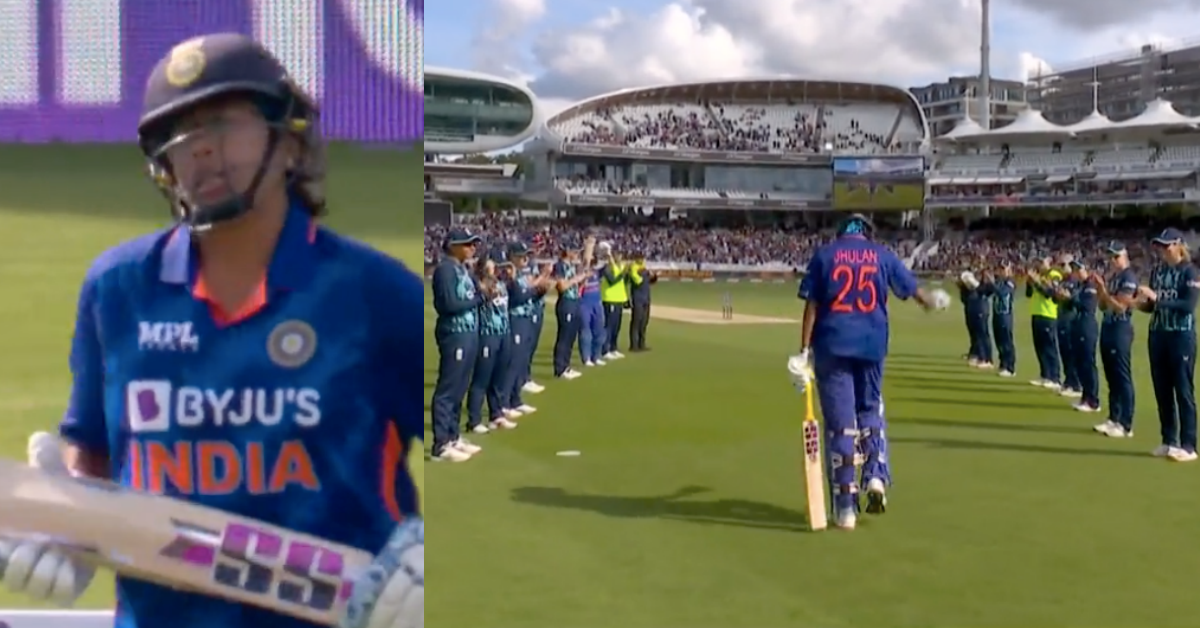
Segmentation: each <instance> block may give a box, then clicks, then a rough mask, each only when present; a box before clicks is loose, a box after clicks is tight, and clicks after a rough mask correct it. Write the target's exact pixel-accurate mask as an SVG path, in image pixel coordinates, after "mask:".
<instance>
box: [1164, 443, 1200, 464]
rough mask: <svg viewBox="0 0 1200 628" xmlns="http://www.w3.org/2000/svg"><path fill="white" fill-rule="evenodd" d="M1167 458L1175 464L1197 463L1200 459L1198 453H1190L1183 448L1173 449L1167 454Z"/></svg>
mask: <svg viewBox="0 0 1200 628" xmlns="http://www.w3.org/2000/svg"><path fill="white" fill-rule="evenodd" d="M1167 457H1168V458H1170V459H1171V460H1174V461H1175V462H1195V461H1196V459H1197V458H1200V456H1197V455H1196V452H1194V451H1188V450H1186V449H1184V448H1182V447H1172V448H1171V450H1170V451H1169V452H1167Z"/></svg>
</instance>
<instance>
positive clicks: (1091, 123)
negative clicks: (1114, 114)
mask: <svg viewBox="0 0 1200 628" xmlns="http://www.w3.org/2000/svg"><path fill="white" fill-rule="evenodd" d="M1113 124H1114V122H1113V121H1112V120H1109V119H1108V116H1106V115H1104V114H1102V113H1100V112H1099V111H1095V110H1093V111H1092V112H1091V113H1089V114H1088V115H1087V117H1086V118H1084V119H1082V120H1080V121H1079V122H1076V123H1075V124H1072V125H1069V126H1065V127H1063V129H1064V130H1066V131H1067V132H1069V133H1071V134H1076V133H1091V132H1093V131H1103V130H1105V129H1107V128H1109V127H1111V126H1112V125H1113Z"/></svg>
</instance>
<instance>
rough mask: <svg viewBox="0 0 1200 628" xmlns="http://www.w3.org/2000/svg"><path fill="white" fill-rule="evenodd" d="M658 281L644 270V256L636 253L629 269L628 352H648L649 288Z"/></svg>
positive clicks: (656, 277) (652, 274)
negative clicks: (630, 311)
mask: <svg viewBox="0 0 1200 628" xmlns="http://www.w3.org/2000/svg"><path fill="white" fill-rule="evenodd" d="M657 281H658V275H656V274H655V273H654V272H653V271H651V270H650V269H648V268H646V255H645V254H644V253H640V252H639V253H637V254H636V255H634V256H633V264H632V265H630V267H629V301H630V304H631V305H632V309H633V311H632V313H631V314H630V321H629V350H630V351H649V350H650V348H649V347H647V346H646V328H647V327H649V326H650V286H651V285H652V284H654V283H656V282H657Z"/></svg>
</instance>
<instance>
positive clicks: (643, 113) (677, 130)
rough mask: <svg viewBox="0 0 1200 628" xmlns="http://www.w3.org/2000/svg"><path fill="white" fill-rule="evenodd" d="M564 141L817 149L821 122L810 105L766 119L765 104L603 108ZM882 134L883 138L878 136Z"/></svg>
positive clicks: (743, 149)
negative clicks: (757, 105) (786, 114)
mask: <svg viewBox="0 0 1200 628" xmlns="http://www.w3.org/2000/svg"><path fill="white" fill-rule="evenodd" d="M580 124H581V126H582V129H580V130H578V131H576V132H575V133H573V134H571V135H570V136H569V137H567V141H570V142H580V143H585V144H608V145H618V146H642V147H646V148H691V149H696V150H727V151H738V152H758V153H765V152H786V153H816V152H819V151H820V149H821V144H822V141H821V137H822V132H823V131H825V129H824V127H825V124H824V122H822V121H821V120H820V116H819V115H817V114H816V113H814V112H813V111H812V110H797V111H796V113H795V114H794V115H793V116H791V118H790V119H786V120H784V121H780V120H778V119H768V116H767V109H766V108H765V107H755V106H738V107H737V108H736V110H734V108H733V107H732V106H728V110H727V106H726V105H723V104H721V103H715V102H705V103H700V104H698V105H678V106H658V107H645V108H629V109H616V108H604V109H600V110H598V111H596V112H594V114H593V115H592V116H591V117H589V118H587V119H584V120H582V121H581V122H580ZM880 139H881V140H882V138H880Z"/></svg>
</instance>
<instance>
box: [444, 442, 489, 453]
mask: <svg viewBox="0 0 1200 628" xmlns="http://www.w3.org/2000/svg"><path fill="white" fill-rule="evenodd" d="M447 449H457V450H459V451H461V452H463V453H464V454H467V455H468V456H474V455H475V454H477V453H479V452H481V451H483V447H480V446H479V445H476V444H475V443H472V442H471V441H469V440H467V439H465V438H459V439H458V440H456V441H454V442H453V443H450V446H449V447H448V448H447Z"/></svg>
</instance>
